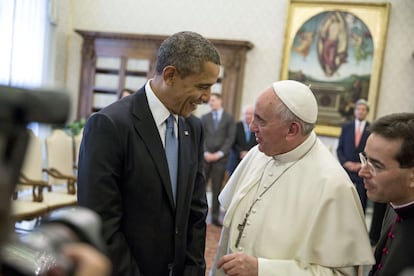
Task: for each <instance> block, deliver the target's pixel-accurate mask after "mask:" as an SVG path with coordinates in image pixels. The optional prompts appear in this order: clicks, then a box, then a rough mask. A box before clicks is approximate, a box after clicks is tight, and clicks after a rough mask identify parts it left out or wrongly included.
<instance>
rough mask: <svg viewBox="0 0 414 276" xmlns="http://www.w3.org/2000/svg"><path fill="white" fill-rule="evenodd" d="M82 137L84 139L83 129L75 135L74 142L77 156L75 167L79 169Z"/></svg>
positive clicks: (75, 156)
mask: <svg viewBox="0 0 414 276" xmlns="http://www.w3.org/2000/svg"><path fill="white" fill-rule="evenodd" d="M82 137H83V128H82V129H81V130H80V132H79V133H78V135H75V137H74V140H75V141H74V142H75V155H74V158H75V160H74V167H75V168H77V167H78V159H79V151H80V145H81V143H82Z"/></svg>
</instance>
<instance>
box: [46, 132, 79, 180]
mask: <svg viewBox="0 0 414 276" xmlns="http://www.w3.org/2000/svg"><path fill="white" fill-rule="evenodd" d="M46 155H47V168H48V169H56V170H58V171H59V172H60V173H62V174H65V175H74V172H73V140H72V137H71V136H69V135H68V134H66V132H64V131H63V130H61V129H55V130H53V131H52V133H51V135H50V136H48V137H47V138H46ZM59 183H62V179H57V178H55V177H53V176H51V175H49V184H50V185H54V184H59Z"/></svg>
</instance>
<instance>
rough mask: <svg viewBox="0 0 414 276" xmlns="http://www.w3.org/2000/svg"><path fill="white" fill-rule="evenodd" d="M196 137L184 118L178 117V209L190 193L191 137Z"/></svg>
mask: <svg viewBox="0 0 414 276" xmlns="http://www.w3.org/2000/svg"><path fill="white" fill-rule="evenodd" d="M192 135H194V134H193V133H191V132H190V129H189V127H188V125H187V124H186V122H185V120H184V119H183V117H181V116H179V117H178V141H179V142H178V145H179V154H178V180H177V190H178V191H177V209H178V208H180V206H182V203H183V202H185V197H186V193H188V192H189V189H188V187H187V184H188V176H189V175H190V173H189V170H190V169H191V167H190V166H189V165H190V163H191V161H190V160H191V158H192V157H191V148H192V147H191V146H190V145H191V144H192V141H191V136H192Z"/></svg>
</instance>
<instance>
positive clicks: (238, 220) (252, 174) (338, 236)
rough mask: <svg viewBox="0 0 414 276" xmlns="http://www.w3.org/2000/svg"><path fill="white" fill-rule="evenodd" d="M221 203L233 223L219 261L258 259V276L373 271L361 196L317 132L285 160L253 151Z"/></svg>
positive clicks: (228, 224)
mask: <svg viewBox="0 0 414 276" xmlns="http://www.w3.org/2000/svg"><path fill="white" fill-rule="evenodd" d="M257 198H259V200H257V201H256V203H255V204H253V207H251V206H252V203H253V202H254V201H255V200H256V199H257ZM219 200H220V202H221V205H222V206H223V208H224V209H226V215H225V217H224V222H223V224H224V227H223V230H222V236H221V239H220V244H219V249H218V251H217V256H216V261H217V260H218V259H219V258H220V257H221V256H223V255H225V254H229V253H234V252H244V253H246V254H248V255H252V256H255V257H258V265H259V276H263V275H266V276H267V275H281V276H289V275H292V276H300V275H318V276H323V275H356V271H355V266H358V265H367V264H373V263H374V258H373V254H372V249H371V245H370V242H369V238H368V234H367V229H366V225H365V219H364V213H363V211H362V208H361V203H360V200H359V197H358V193H357V192H356V190H355V188H354V185H353V184H352V182H351V181H350V179H349V177H348V175H347V174H346V172H345V171H344V170H343V168H342V167H341V165H340V164H339V162H338V161H337V160H336V159H335V157H334V156H333V155H332V154H331V153H330V152H329V151H328V149H327V148H326V147H325V146H324V145H323V144H322V143H321V141H320V140H319V139H317V137H316V135H315V133H313V132H312V134H311V135H310V136H309V138H308V139H307V140H306V141H305V142H304V143H303V144H301V145H300V146H299V147H297V148H295V149H294V150H292V151H290V152H288V153H285V154H281V155H277V156H274V157H269V156H266V155H265V154H263V153H262V152H260V151H259V150H258V147H257V146H256V147H254V148H253V149H251V150H250V152H249V153H248V155H247V156H246V157H245V158H244V159H243V160H242V162H241V163H240V164H239V166H238V167H237V169H236V171H235V172H234V173H233V174H232V176H231V178H230V179H229V181H228V183H227V185H226V186H225V188H224V189H223V191H222V192H221V194H220V196H219ZM250 208H251V211H250V215H249V217H248V219H247V223H246V225H245V227H244V229H243V231H242V235H241V238H240V242H239V244H238V247H237V248H236V246H235V245H236V241H237V239H238V236H239V230H238V227H237V226H238V225H239V224H242V222H243V220H244V218H245V216H246V213H247V212H248V211H249V209H250ZM211 275H224V272H223V271H221V270H217V271H214V268H213V271H212V273H211Z"/></svg>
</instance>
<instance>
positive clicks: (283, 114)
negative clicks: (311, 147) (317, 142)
mask: <svg viewBox="0 0 414 276" xmlns="http://www.w3.org/2000/svg"><path fill="white" fill-rule="evenodd" d="M275 113H276V114H277V115H278V116H279V117H280V119H281V120H282V122H284V123H287V122H290V121H297V122H298V123H299V124H300V126H301V128H302V135H304V136H305V135H308V134H309V133H311V131H312V130H313V129H314V128H315V124H311V123H306V122H305V121H303V120H302V119H300V118H299V117H297V116H296V115H295V114H293V112H292V111H290V109H289V108H288V107H287V106H286V105H285V104H284V103H283V102H282V101H280V103H279V105H278V106H277V107H276V109H275Z"/></svg>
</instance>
